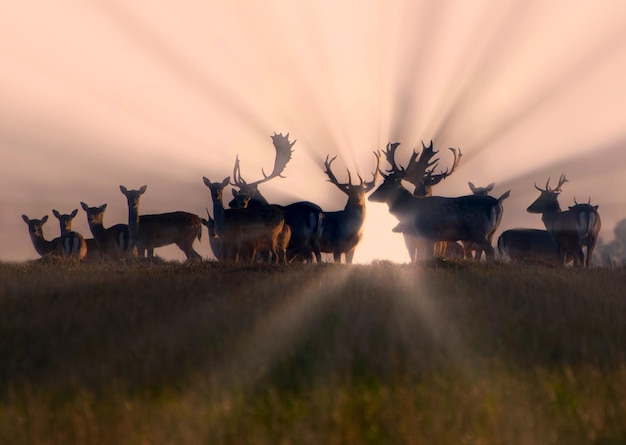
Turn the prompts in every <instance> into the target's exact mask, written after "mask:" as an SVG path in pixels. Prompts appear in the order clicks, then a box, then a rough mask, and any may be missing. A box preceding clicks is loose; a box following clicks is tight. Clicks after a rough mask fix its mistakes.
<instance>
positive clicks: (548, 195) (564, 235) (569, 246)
mask: <svg viewBox="0 0 626 445" xmlns="http://www.w3.org/2000/svg"><path fill="white" fill-rule="evenodd" d="M566 182H568V180H567V178H566V177H565V175H564V174H561V177H560V178H559V182H558V184H557V186H556V187H555V188H551V187H550V178H548V180H547V182H546V186H545V188H543V189H542V188H540V187H538V186H537V184H536V183H535V188H536V189H537V190H538V191H539V192H540V195H539V197H538V198H537V199H536V200H535V201H534V202H533V203H532V204H531V205H530V206H528V208H527V209H526V210H527V211H528V212H529V213H540V214H541V220H542V221H543V223H544V225H545V227H546V229H547V231H548V233H549V234H550V236H551V237H552V239H553V241H554V243H555V245H556V247H557V258H558V262H559V265H561V266H565V265H566V263H567V255H568V254H572V255H573V258H574V265H575V266H581V265H583V264H584V265H585V266H586V267H590V266H591V254H590V252H589V250H590V246H591V244H593V245H595V239H596V237H597V233H598V232H599V230H600V222H599V221H598V220H599V217H600V215H599V214H598V212H597V208H594V206H591V205H590V204H588V205H584V206H580V207H579V206H577V205H575V206H573V208H572V209H570V210H566V211H562V210H561V206H560V205H559V201H558V197H559V194H560V193H561V191H562V190H561V187H562V186H563V185H564V184H565V183H566ZM594 234H595V235H594ZM583 244H585V245H586V246H587V254H588V258H587V260H585V255H584V253H583V250H582V248H583ZM591 251H593V246H591Z"/></svg>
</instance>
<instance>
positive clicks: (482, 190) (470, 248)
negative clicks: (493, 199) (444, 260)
mask: <svg viewBox="0 0 626 445" xmlns="http://www.w3.org/2000/svg"><path fill="white" fill-rule="evenodd" d="M467 184H468V185H469V188H470V190H471V191H472V194H473V195H477V196H489V192H490V191H492V190H493V188H494V187H495V185H496V184H495V182H492V183H491V184H488V185H487V186H485V187H476V186H475V185H474V184H473V183H472V182H468V183H467ZM510 194H511V191H510V190H508V191H506V192H505V193H504V194H503V195H502V196H501V199H500V200H499V201H500V206H499V207H498V215H497V217H496V220H495V221H494V225H493V227H492V230H491V232H490V233H489V235H488V237H487V239H488V240H489V244H492V241H493V236H494V235H495V233H496V230H498V227H499V226H500V222H501V221H502V214H503V213H504V207H503V206H502V201H503V200H504V199H506V198H508V197H509V195H510ZM463 248H464V251H465V256H470V257H472V252H476V253H475V256H474V258H475V259H477V260H480V257H481V256H482V254H483V252H482V251H481V250H480V249H477V248H476V246H474V245H471V244H469V245H464V246H463Z"/></svg>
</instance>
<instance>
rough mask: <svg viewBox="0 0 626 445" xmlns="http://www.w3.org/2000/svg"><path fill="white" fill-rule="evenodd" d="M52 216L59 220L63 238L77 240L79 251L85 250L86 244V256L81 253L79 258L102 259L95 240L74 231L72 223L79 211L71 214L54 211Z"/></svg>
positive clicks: (75, 210)
mask: <svg viewBox="0 0 626 445" xmlns="http://www.w3.org/2000/svg"><path fill="white" fill-rule="evenodd" d="M52 214H53V215H54V216H55V218H56V219H58V220H59V229H60V231H61V236H62V237H63V236H65V237H66V238H67V237H68V236H73V237H74V238H75V241H74V242H76V243H78V247H77V249H78V250H79V251H80V250H82V249H83V244H84V248H85V254H84V255H82V254H81V253H79V256H80V257H81V258H87V259H89V260H94V259H99V258H100V252H99V251H98V246H97V245H96V242H95V240H94V239H93V238H90V239H85V238H84V237H83V235H81V234H80V233H78V232H75V231H73V230H72V222H73V221H74V218H76V215H77V214H78V209H74V210H73V211H72V213H69V214H61V213H60V212H58V211H57V210H55V209H52ZM68 234H74V235H68Z"/></svg>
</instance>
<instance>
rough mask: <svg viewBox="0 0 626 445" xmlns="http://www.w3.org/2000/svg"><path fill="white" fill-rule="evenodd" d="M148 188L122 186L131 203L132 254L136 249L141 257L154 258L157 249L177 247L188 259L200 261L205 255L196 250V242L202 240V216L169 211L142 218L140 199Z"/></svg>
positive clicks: (129, 219) (129, 224) (129, 228)
mask: <svg viewBox="0 0 626 445" xmlns="http://www.w3.org/2000/svg"><path fill="white" fill-rule="evenodd" d="M146 189H147V186H145V185H144V186H142V187H140V188H139V189H138V190H128V189H127V188H126V187H124V186H123V185H120V191H121V192H122V194H123V195H124V196H126V200H127V203H128V235H129V244H130V249H131V251H134V250H135V249H137V254H138V256H141V257H143V256H145V255H146V254H147V256H148V257H153V256H154V249H155V248H157V247H163V246H168V245H170V244H176V246H178V248H179V249H180V250H182V251H183V253H184V254H185V256H186V257H187V260H188V261H189V260H191V261H199V260H201V259H202V256H201V255H200V254H199V253H198V252H196V251H195V250H194V249H193V242H194V241H195V240H196V238H197V239H198V240H200V239H201V237H202V222H201V221H200V217H199V216H197V215H194V214H193V213H188V212H182V211H177V212H169V213H159V214H153V215H139V200H140V198H141V195H143V194H144V193H145V191H146Z"/></svg>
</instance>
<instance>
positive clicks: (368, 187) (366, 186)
mask: <svg viewBox="0 0 626 445" xmlns="http://www.w3.org/2000/svg"><path fill="white" fill-rule="evenodd" d="M373 153H374V156H376V167H375V168H374V173H372V180H371V181H370V182H363V180H362V179H361V185H362V186H363V190H364V191H365V193H367V192H369V191H370V190H372V189H373V188H374V186H375V185H376V181H377V180H378V172H379V171H380V153H378V152H377V151H375V152H373ZM360 178H361V177H360V176H359V179H360Z"/></svg>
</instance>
